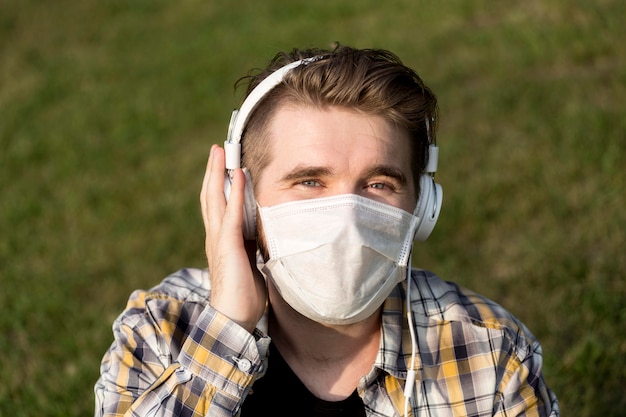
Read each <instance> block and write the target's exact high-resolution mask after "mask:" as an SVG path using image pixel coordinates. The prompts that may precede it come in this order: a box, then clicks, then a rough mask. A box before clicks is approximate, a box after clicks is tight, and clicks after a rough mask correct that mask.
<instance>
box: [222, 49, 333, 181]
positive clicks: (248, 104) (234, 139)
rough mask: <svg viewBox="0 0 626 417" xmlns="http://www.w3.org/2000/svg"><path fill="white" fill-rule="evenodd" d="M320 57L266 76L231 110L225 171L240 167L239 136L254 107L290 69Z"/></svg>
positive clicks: (292, 64) (300, 62)
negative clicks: (237, 107) (238, 107)
mask: <svg viewBox="0 0 626 417" xmlns="http://www.w3.org/2000/svg"><path fill="white" fill-rule="evenodd" d="M323 58H324V57H323V56H322V55H319V56H314V57H311V58H305V59H301V60H299V61H294V62H291V63H289V64H287V65H285V66H284V67H281V68H279V69H277V70H276V71H274V72H273V73H271V74H270V75H268V76H267V77H266V78H264V79H263V81H261V82H260V83H259V84H258V85H257V86H256V87H254V89H253V90H252V91H251V92H250V94H248V96H247V97H246V99H245V100H244V102H243V104H242V105H241V108H240V109H239V110H237V109H235V110H233V113H232V115H231V117H230V124H229V127H228V136H227V137H226V142H225V143H224V151H225V153H226V169H229V170H230V169H235V168H240V167H241V136H242V134H243V129H244V127H245V126H246V122H247V121H248V117H250V113H252V111H253V110H254V109H255V107H256V105H257V104H258V103H259V101H261V99H262V98H263V97H265V95H266V94H267V93H269V92H270V91H271V90H272V89H273V88H274V87H276V86H277V85H278V84H280V83H281V82H282V80H283V79H284V78H285V74H287V73H288V72H289V71H291V70H292V69H294V68H296V67H299V66H300V65H307V64H309V63H311V62H314V61H318V60H320V59H323Z"/></svg>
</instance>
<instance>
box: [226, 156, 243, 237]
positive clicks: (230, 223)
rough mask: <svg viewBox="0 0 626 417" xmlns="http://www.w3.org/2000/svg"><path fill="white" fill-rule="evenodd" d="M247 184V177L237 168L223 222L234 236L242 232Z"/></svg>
mask: <svg viewBox="0 0 626 417" xmlns="http://www.w3.org/2000/svg"><path fill="white" fill-rule="evenodd" d="M245 185H246V178H245V175H244V173H243V171H242V170H241V169H240V168H237V169H235V170H234V171H233V179H232V184H231V190H230V196H229V197H228V202H227V204H226V211H225V213H224V224H223V227H226V228H227V230H228V231H229V233H231V234H232V236H237V237H241V234H242V226H243V206H244V198H245V197H244V194H245V193H244V191H245Z"/></svg>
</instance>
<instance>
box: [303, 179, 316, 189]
mask: <svg viewBox="0 0 626 417" xmlns="http://www.w3.org/2000/svg"><path fill="white" fill-rule="evenodd" d="M300 184H302V185H304V186H305V187H317V186H319V185H320V183H319V182H317V181H315V180H305V181H301V182H300Z"/></svg>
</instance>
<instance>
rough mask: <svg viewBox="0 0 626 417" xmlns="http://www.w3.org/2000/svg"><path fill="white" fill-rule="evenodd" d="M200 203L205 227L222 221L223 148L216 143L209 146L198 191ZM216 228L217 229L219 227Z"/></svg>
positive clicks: (223, 206)
mask: <svg viewBox="0 0 626 417" xmlns="http://www.w3.org/2000/svg"><path fill="white" fill-rule="evenodd" d="M200 203H201V205H202V215H203V220H204V223H205V227H206V228H207V229H208V228H211V227H213V228H215V227H216V226H218V225H219V224H220V223H221V221H222V217H223V215H224V209H225V207H226V200H225V198H224V150H223V149H222V148H220V147H219V146H218V145H213V146H212V147H211V154H210V156H209V161H208V163H207V169H206V172H205V176H204V180H203V183H202V191H201V193H200ZM216 230H219V227H218V228H217V229H216ZM207 231H208V230H207Z"/></svg>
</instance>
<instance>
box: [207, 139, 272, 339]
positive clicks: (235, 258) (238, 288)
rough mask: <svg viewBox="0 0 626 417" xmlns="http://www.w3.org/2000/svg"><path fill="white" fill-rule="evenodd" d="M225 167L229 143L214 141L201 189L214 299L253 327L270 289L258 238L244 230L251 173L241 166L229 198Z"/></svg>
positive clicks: (229, 314)
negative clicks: (259, 262) (259, 260)
mask: <svg viewBox="0 0 626 417" xmlns="http://www.w3.org/2000/svg"><path fill="white" fill-rule="evenodd" d="M224 170H225V163H224V149H223V148H221V147H219V146H217V145H213V146H212V147H211V154H210V156H209V161H208V163H207V169H206V173H205V175H204V181H203V183H202V191H201V193H200V204H201V206H202V218H203V220H204V228H205V231H206V241H205V249H206V255H207V260H208V262H209V272H210V277H211V298H210V300H209V301H210V303H211V305H212V306H213V308H215V309H216V310H218V311H219V312H220V313H222V314H224V315H225V316H227V317H229V318H230V319H231V320H234V321H235V322H237V323H238V324H239V325H241V326H242V327H243V328H245V329H246V330H248V331H249V332H250V333H252V332H253V331H254V328H255V327H256V324H257V322H258V321H259V320H260V319H261V317H262V315H263V313H264V311H265V305H266V300H267V289H266V286H265V281H264V279H263V277H262V276H261V274H260V272H259V271H258V269H257V268H256V242H255V241H244V238H243V233H242V224H243V202H244V201H243V199H244V187H245V181H246V180H245V175H244V173H243V172H242V171H241V169H237V170H235V172H234V178H233V183H232V187H231V193H230V197H229V199H228V202H227V201H226V198H225V197H224V172H225V171H224Z"/></svg>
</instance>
